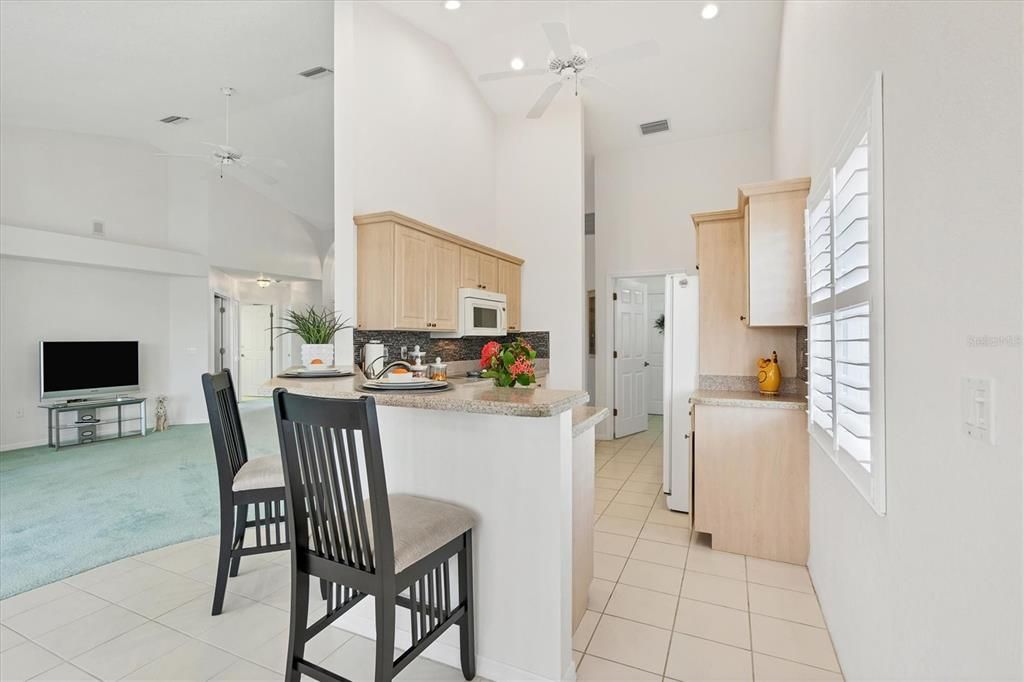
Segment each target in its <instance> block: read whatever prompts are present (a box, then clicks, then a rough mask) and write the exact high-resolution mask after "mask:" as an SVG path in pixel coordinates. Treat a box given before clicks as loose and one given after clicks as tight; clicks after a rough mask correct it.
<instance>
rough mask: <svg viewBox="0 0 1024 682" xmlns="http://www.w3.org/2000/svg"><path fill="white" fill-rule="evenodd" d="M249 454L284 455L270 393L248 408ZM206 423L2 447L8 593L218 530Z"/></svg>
mask: <svg viewBox="0 0 1024 682" xmlns="http://www.w3.org/2000/svg"><path fill="white" fill-rule="evenodd" d="M239 407H240V412H241V415H242V424H243V428H244V429H245V437H246V444H247V445H248V448H249V456H250V457H257V456H266V455H273V456H275V457H276V456H278V445H277V431H276V426H275V424H274V410H273V408H272V406H271V404H270V401H269V399H267V400H253V401H246V402H243V403H242V404H241V405H240V406H239ZM219 507H220V502H219V498H218V494H217V465H216V462H215V461H214V457H213V442H212V440H211V439H210V429H209V427H208V426H207V425H206V424H191V425H181V426H171V428H170V429H169V430H167V431H163V432H161V433H150V434H149V435H148V436H146V437H145V438H127V439H124V440H120V441H107V442H103V443H95V444H92V445H83V446H81V447H70V448H67V449H62V450H60V451H59V452H54V451H53V450H52V449H50V448H48V447H45V446H43V447H35V448H26V449H23V450H11V451H9V452H5V453H0V598H6V597H10V596H11V595H14V594H18V593H19V592H24V591H26V590H29V589H32V588H33V587H38V586H40V585H45V584H47V583H51V582H54V581H56V580H61V579H63V578H67V577H69V576H72V575H75V574H77V573H81V572H82V571H85V570H87V569H90V568H94V567H96V566H101V565H103V564H106V563H109V562H111V561H116V560H117V559H123V558H124V557H128V556H132V555H134V554H138V553H140V552H145V551H147V550H151V549H156V548H158V547H164V546H166V545H170V544H174V543H177V542H184V541H185V540H192V539H194V538H199V537H205V536H208V535H214V534H216V533H217V532H218V530H219V521H218V519H219Z"/></svg>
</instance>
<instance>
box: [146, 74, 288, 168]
mask: <svg viewBox="0 0 1024 682" xmlns="http://www.w3.org/2000/svg"><path fill="white" fill-rule="evenodd" d="M220 92H221V94H222V95H224V144H217V143H214V142H203V143H202V144H205V145H206V146H208V147H213V152H212V154H157V156H166V157H173V158H179V159H205V160H207V161H211V162H212V163H213V166H214V170H216V171H217V172H218V174H219V176H220V177H221V178H223V177H224V168H225V167H227V166H240V167H242V168H245V169H246V170H248V171H249V172H251V173H252V174H253V175H254V176H256V177H257V178H258V179H260V180H261V181H263V182H265V183H266V184H268V185H274V184H277V178H275V177H273V176H272V175H269V174H267V173H265V172H263V171H262V170H260V169H258V168H256V167H254V166H253V165H252V161H254V160H257V159H259V160H264V159H263V158H262V157H252V156H247V157H245V158H243V157H242V151H241V150H240V149H237V148H235V147H232V146H231V145H230V141H231V96H232V95H234V94H235V89H234V88H221V89H220ZM270 160H271V161H273V162H274V163H276V164H277V165H279V166H282V167H284V166H285V163H284V161H281V160H280V159H270Z"/></svg>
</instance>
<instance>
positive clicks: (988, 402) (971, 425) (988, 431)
mask: <svg viewBox="0 0 1024 682" xmlns="http://www.w3.org/2000/svg"><path fill="white" fill-rule="evenodd" d="M961 406H962V407H961V412H962V414H963V424H964V433H966V434H967V436H968V438H972V439H974V440H980V441H986V442H988V443H993V444H994V443H995V442H996V430H995V412H996V411H995V390H994V386H993V382H992V380H991V379H980V378H977V377H964V378H963V382H962V388H961Z"/></svg>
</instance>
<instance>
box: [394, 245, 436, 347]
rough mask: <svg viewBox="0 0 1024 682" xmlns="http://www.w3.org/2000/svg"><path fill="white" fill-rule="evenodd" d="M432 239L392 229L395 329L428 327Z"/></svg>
mask: <svg viewBox="0 0 1024 682" xmlns="http://www.w3.org/2000/svg"><path fill="white" fill-rule="evenodd" d="M432 247H433V242H432V238H431V237H430V236H429V235H426V234H423V233H422V232H419V231H417V230H410V229H409V228H407V227H403V226H401V225H399V226H398V227H396V228H395V326H396V327H398V328H400V329H421V328H426V327H428V326H429V324H430V319H429V318H430V315H429V313H428V311H427V308H428V303H429V291H428V289H429V287H430V277H429V273H430V260H431V259H430V256H431V250H432Z"/></svg>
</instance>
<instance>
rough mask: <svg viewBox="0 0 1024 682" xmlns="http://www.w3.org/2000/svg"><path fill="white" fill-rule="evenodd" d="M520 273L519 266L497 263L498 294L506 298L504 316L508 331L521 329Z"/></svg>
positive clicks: (503, 262)
mask: <svg viewBox="0 0 1024 682" xmlns="http://www.w3.org/2000/svg"><path fill="white" fill-rule="evenodd" d="M522 272H523V268H522V266H520V265H516V264H515V263H509V262H508V261H504V260H500V261H498V292H499V293H502V294H505V296H506V297H507V298H508V303H507V308H506V314H507V316H508V317H507V319H508V330H509V331H520V330H521V329H522V310H521V306H522V303H521V302H522Z"/></svg>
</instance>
